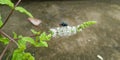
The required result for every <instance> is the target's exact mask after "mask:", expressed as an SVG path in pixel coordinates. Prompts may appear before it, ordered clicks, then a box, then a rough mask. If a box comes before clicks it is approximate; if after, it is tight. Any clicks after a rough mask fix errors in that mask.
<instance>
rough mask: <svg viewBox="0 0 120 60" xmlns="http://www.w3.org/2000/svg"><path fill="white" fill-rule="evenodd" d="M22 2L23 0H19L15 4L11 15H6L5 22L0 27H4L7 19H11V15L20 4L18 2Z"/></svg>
mask: <svg viewBox="0 0 120 60" xmlns="http://www.w3.org/2000/svg"><path fill="white" fill-rule="evenodd" d="M20 2H21V0H18V2H17V3H16V4H15V6H14V7H13V8H12V10H11V11H10V13H9V15H8V16H7V17H6V19H5V22H4V23H3V25H2V26H1V27H0V29H2V28H3V26H5V24H6V23H7V21H8V20H9V18H10V17H11V15H12V14H13V12H14V10H15V8H16V7H17V6H18V4H19V3H20Z"/></svg>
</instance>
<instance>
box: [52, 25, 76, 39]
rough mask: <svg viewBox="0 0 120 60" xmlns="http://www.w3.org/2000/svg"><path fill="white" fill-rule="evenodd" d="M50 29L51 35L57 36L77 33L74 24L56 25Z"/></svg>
mask: <svg viewBox="0 0 120 60" xmlns="http://www.w3.org/2000/svg"><path fill="white" fill-rule="evenodd" d="M50 31H52V32H53V37H57V36H60V37H62V36H70V35H73V34H76V33H77V28H76V27H75V26H73V27H71V26H64V27H56V28H51V29H50Z"/></svg>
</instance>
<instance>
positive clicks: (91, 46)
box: [0, 0, 120, 60]
mask: <svg viewBox="0 0 120 60" xmlns="http://www.w3.org/2000/svg"><path fill="white" fill-rule="evenodd" d="M21 6H23V7H24V8H26V9H27V10H29V11H30V12H31V13H32V14H33V15H34V16H35V17H36V18H39V19H41V20H42V24H40V26H39V27H34V26H33V25H32V24H31V23H29V22H28V21H27V16H26V15H24V14H21V13H19V12H15V13H14V14H13V15H12V17H11V18H10V20H9V21H8V24H7V25H6V26H5V27H4V28H3V30H4V31H5V32H7V33H8V34H9V35H11V36H12V32H13V31H15V32H16V33H17V34H22V35H25V36H27V35H31V32H30V29H33V28H34V29H36V30H40V31H48V29H50V28H53V27H57V26H58V24H59V23H61V22H62V21H65V22H67V23H68V25H70V26H75V25H79V24H81V23H83V22H85V21H91V20H92V21H96V22H97V23H96V24H95V25H93V26H91V27H89V28H87V29H85V30H83V31H82V32H80V33H77V34H76V35H72V36H69V37H60V38H52V40H50V41H49V42H48V43H49V47H48V48H34V47H29V48H28V49H27V51H29V52H31V53H32V54H33V55H34V56H35V58H36V60H102V59H101V58H100V57H98V55H99V56H101V57H102V58H103V59H104V60H120V57H119V56H120V32H119V31H120V27H119V25H120V17H119V16H120V4H119V3H118V2H117V1H116V0H115V1H113V0H111V1H109V2H108V1H107V0H106V1H98V0H96V1H44V2H41V1H29V2H22V3H21ZM1 8H2V9H0V12H2V13H1V14H3V18H5V16H6V15H7V14H8V13H9V8H8V7H5V6H2V7H1ZM5 10H6V11H5ZM11 48H12V47H11ZM12 50H13V49H12ZM6 56H8V55H6Z"/></svg>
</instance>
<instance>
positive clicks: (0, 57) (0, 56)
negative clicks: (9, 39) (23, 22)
mask: <svg viewBox="0 0 120 60" xmlns="http://www.w3.org/2000/svg"><path fill="white" fill-rule="evenodd" d="M9 45H10V43H9V44H8V45H7V46H6V47H5V49H4V50H3V52H2V53H1V55H0V60H1V59H2V57H3V55H4V54H5V52H6V51H7V49H8V47H9Z"/></svg>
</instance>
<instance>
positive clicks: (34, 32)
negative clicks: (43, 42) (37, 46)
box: [31, 29, 40, 35]
mask: <svg viewBox="0 0 120 60" xmlns="http://www.w3.org/2000/svg"><path fill="white" fill-rule="evenodd" d="M31 32H32V33H33V34H36V35H39V34H40V32H37V31H35V30H34V29H31Z"/></svg>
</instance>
